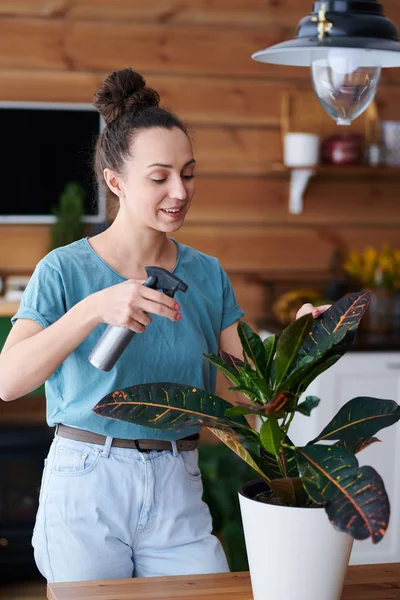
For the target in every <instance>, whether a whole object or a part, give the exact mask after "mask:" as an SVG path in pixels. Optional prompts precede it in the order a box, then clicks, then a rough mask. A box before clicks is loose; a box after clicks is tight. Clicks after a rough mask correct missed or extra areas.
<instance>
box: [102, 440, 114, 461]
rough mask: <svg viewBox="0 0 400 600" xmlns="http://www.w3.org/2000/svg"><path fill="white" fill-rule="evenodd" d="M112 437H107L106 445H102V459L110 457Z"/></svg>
mask: <svg viewBox="0 0 400 600" xmlns="http://www.w3.org/2000/svg"><path fill="white" fill-rule="evenodd" d="M113 439H114V438H113V437H112V436H111V435H108V436H107V439H106V443H105V444H104V448H103V452H102V453H101V455H102V456H104V458H108V457H109V456H110V450H111V444H112V442H113Z"/></svg>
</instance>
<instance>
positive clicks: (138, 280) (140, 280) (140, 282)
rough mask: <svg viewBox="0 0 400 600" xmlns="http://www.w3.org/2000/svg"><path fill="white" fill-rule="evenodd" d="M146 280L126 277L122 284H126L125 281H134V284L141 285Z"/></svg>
mask: <svg viewBox="0 0 400 600" xmlns="http://www.w3.org/2000/svg"><path fill="white" fill-rule="evenodd" d="M145 281H147V280H146V279H127V280H126V281H123V282H122V283H123V284H127V283H135V284H140V285H143V284H144V282H145Z"/></svg>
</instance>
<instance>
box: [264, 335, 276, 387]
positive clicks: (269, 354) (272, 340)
mask: <svg viewBox="0 0 400 600" xmlns="http://www.w3.org/2000/svg"><path fill="white" fill-rule="evenodd" d="M278 339H279V334H275V335H270V336H269V337H267V338H265V340H264V341H263V344H264V348H265V355H266V364H265V368H264V375H265V379H266V380H267V381H268V382H269V383H274V382H273V381H271V366H272V361H273V359H274V356H275V352H276V345H277V343H278Z"/></svg>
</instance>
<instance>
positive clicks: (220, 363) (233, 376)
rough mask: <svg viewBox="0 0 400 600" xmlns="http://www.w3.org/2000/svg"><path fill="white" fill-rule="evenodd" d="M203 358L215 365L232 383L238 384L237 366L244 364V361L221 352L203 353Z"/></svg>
mask: <svg viewBox="0 0 400 600" xmlns="http://www.w3.org/2000/svg"><path fill="white" fill-rule="evenodd" d="M204 356H205V358H206V359H207V360H208V361H209V362H210V363H211V364H213V365H214V366H216V367H217V368H218V369H219V370H220V371H221V372H222V373H223V374H224V375H225V376H226V377H227V378H228V379H229V380H230V381H232V383H234V384H235V385H240V376H239V371H238V366H242V365H244V362H243V361H242V360H240V359H239V358H236V357H235V356H232V355H231V354H227V353H226V352H222V353H221V356H217V355H216V354H204Z"/></svg>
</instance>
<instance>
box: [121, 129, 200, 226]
mask: <svg viewBox="0 0 400 600" xmlns="http://www.w3.org/2000/svg"><path fill="white" fill-rule="evenodd" d="M131 155H132V157H131V158H129V159H128V160H127V161H126V162H125V166H124V170H123V173H122V177H121V178H120V182H119V185H120V189H121V194H120V210H122V211H123V212H126V211H127V212H128V213H129V215H130V216H132V217H133V219H134V220H135V222H138V221H140V222H141V223H142V224H143V225H145V226H148V227H151V228H152V229H156V230H157V231H163V232H165V233H168V232H174V231H177V230H178V229H179V228H180V227H181V226H182V225H183V222H184V219H185V216H186V213H187V212H188V210H189V207H190V203H191V201H192V198H193V195H194V190H195V184H194V167H195V160H194V158H193V150H192V146H191V143H190V141H189V139H188V137H187V135H186V134H185V133H184V132H183V131H181V129H179V128H178V127H174V128H173V129H163V128H161V127H153V128H152V129H145V130H141V131H139V132H138V133H136V135H135V137H134V140H133V147H132V151H131Z"/></svg>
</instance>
